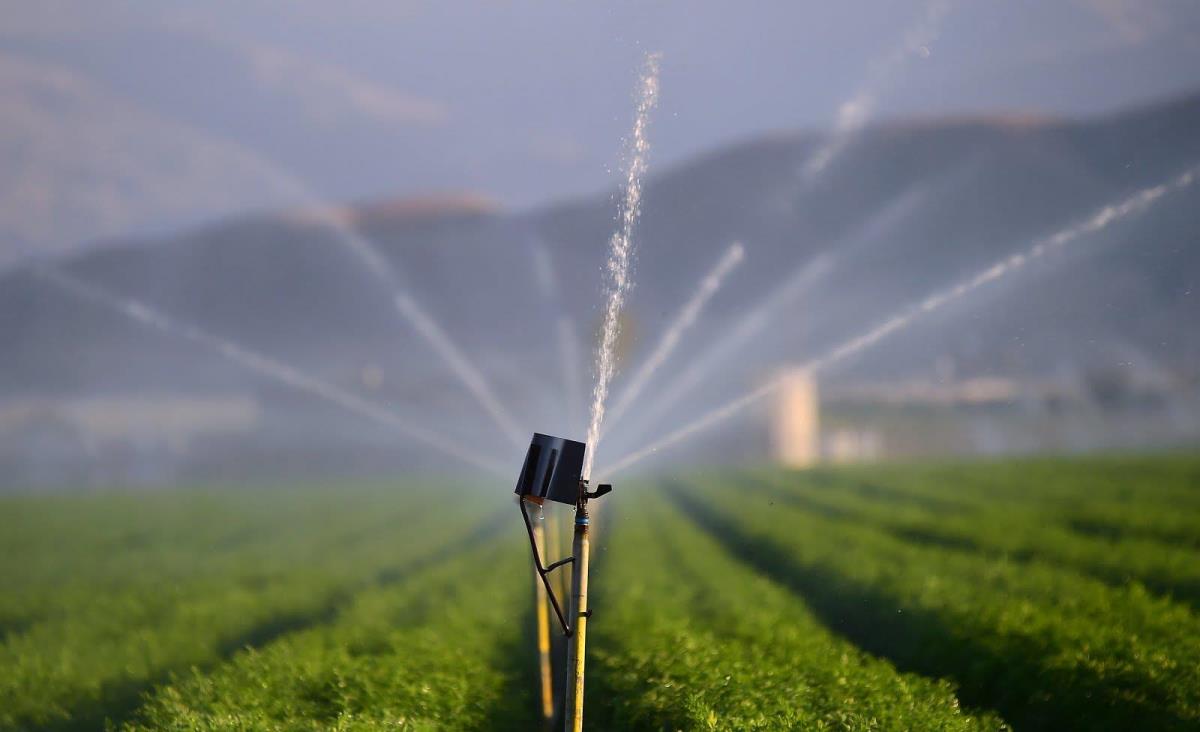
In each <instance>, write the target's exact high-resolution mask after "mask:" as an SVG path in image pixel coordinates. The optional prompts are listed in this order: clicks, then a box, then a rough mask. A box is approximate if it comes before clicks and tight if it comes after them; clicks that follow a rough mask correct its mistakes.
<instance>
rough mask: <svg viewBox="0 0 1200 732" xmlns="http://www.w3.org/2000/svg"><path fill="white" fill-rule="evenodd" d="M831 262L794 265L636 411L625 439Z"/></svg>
mask: <svg viewBox="0 0 1200 732" xmlns="http://www.w3.org/2000/svg"><path fill="white" fill-rule="evenodd" d="M832 263H833V257H832V256H831V255H828V254H821V255H818V256H816V257H814V258H813V259H811V260H809V261H807V262H805V263H804V264H802V265H801V266H800V267H798V268H796V270H795V271H793V273H792V274H791V275H790V276H789V277H788V279H786V280H785V281H784V282H783V283H782V284H781V285H779V286H778V287H776V288H775V289H774V290H773V291H772V292H771V293H770V294H769V295H768V296H767V297H766V298H765V299H764V300H763V301H762V302H760V303H759V304H758V305H757V306H755V307H754V308H752V309H751V310H750V311H749V312H747V313H746V314H745V315H744V316H743V317H742V318H741V319H739V320H738V321H737V323H736V324H735V325H734V326H733V328H732V329H731V330H729V331H728V332H726V333H724V334H722V335H721V336H720V337H718V338H716V339H714V340H713V342H712V344H711V345H710V346H709V347H708V349H706V350H705V351H704V352H703V353H701V354H700V355H699V356H697V357H696V358H693V359H691V361H690V362H689V363H688V365H687V367H686V368H684V370H683V371H682V372H680V373H679V375H677V376H676V377H674V378H672V379H671V383H670V384H669V385H667V386H666V387H665V388H664V389H663V390H662V391H661V392H660V393H659V395H658V397H657V398H656V399H655V400H654V401H652V402H650V404H649V406H647V407H646V409H645V411H644V412H639V413H638V419H637V421H636V423H635V425H634V427H633V428H632V429H630V430H628V431H627V434H626V436H627V438H628V439H636V438H637V437H638V436H640V435H641V434H642V433H643V432H644V431H645V430H646V429H648V428H649V427H650V426H652V425H653V424H654V421H655V420H657V419H658V418H659V417H661V416H662V415H664V414H665V413H666V412H667V411H668V410H670V409H671V407H673V406H675V405H676V404H678V403H679V401H680V400H681V399H683V398H684V397H685V396H687V395H688V394H690V393H691V392H693V391H695V389H696V388H697V387H699V386H700V385H701V384H703V383H704V382H705V380H707V379H708V377H709V376H710V375H711V374H712V373H713V372H714V371H715V370H716V369H717V368H719V367H720V366H721V364H723V363H725V362H726V361H727V360H728V359H729V358H731V357H732V356H734V355H735V354H737V353H739V352H740V351H741V349H742V348H743V347H744V346H745V345H746V344H747V343H749V342H750V341H751V340H753V339H754V338H755V336H757V335H758V334H760V333H762V332H763V330H765V329H766V327H767V326H768V325H769V324H770V322H771V318H772V317H773V316H774V315H775V314H776V313H778V312H779V311H780V310H782V309H783V308H784V307H786V306H787V305H789V304H790V303H792V302H794V301H795V300H796V298H798V297H799V296H800V295H801V294H802V293H803V292H804V291H805V290H807V289H808V288H809V287H810V286H811V285H812V284H813V283H814V282H816V281H817V280H818V279H820V278H821V277H823V276H824V275H825V273H827V272H828V271H829V269H830V267H831V266H832Z"/></svg>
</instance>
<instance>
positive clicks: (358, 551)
mask: <svg viewBox="0 0 1200 732" xmlns="http://www.w3.org/2000/svg"><path fill="white" fill-rule="evenodd" d="M338 495H339V496H340V498H341V499H342V508H341V510H339V511H322V510H321V509H323V508H327V507H328V504H327V503H326V502H325V500H324V499H323V498H319V497H317V496H315V495H294V496H280V495H276V496H274V497H273V500H274V501H275V503H276V504H282V503H285V502H286V499H288V498H290V499H291V500H293V501H294V503H295V505H297V506H300V507H301V508H300V509H299V512H298V513H297V512H292V511H289V510H287V509H283V508H282V507H281V508H280V509H279V510H278V511H277V512H275V511H270V510H269V506H270V504H269V503H267V502H266V501H263V497H262V496H252V497H239V496H236V495H223V496H221V497H220V499H219V500H217V501H216V503H213V504H211V510H209V511H207V512H204V511H199V512H196V513H181V514H180V513H174V512H159V511H154V510H148V511H146V512H145V513H144V514H142V515H139V514H136V513H134V514H129V513H126V512H124V511H123V510H122V509H123V508H125V507H124V506H122V505H121V504H122V501H121V500H119V499H118V500H114V501H113V502H112V503H111V504H109V505H108V506H102V508H104V509H106V510H101V511H94V512H93V513H92V514H91V517H92V519H91V522H90V523H84V522H78V523H77V522H74V521H68V519H69V518H70V517H69V516H67V517H66V518H65V517H64V512H62V511H61V510H59V509H60V507H58V506H54V505H50V506H47V508H46V513H45V514H44V515H40V516H39V515H37V514H32V515H27V516H26V517H25V518H26V521H27V523H25V524H24V527H25V530H26V531H32V530H36V528H37V526H38V523H39V521H40V522H41V523H42V524H43V528H44V529H45V530H46V531H48V532H49V531H54V532H62V530H63V528H64V527H63V526H62V524H63V523H64V521H68V523H67V526H70V527H71V529H72V530H71V531H68V532H63V533H55V534H54V536H55V537H56V538H57V541H58V542H59V544H60V546H59V547H57V548H56V549H54V550H52V551H47V554H50V555H57V556H58V557H59V558H58V559H57V560H56V561H57V562H58V564H57V565H56V564H55V562H51V561H49V560H45V559H43V561H42V562H41V563H37V564H35V566H37V567H38V568H40V569H44V570H45V571H46V576H45V580H44V581H43V582H41V583H39V582H38V581H37V576H36V574H32V573H30V572H29V571H26V572H24V573H22V572H18V571H15V570H14V571H13V572H12V574H13V576H14V580H13V584H12V586H13V587H14V588H15V589H14V590H13V591H12V592H10V593H5V604H6V608H7V609H8V611H9V612H10V614H12V615H17V614H18V613H20V612H22V611H26V612H27V613H28V615H29V617H30V620H29V621H28V622H27V623H26V625H25V626H24V627H20V628H15V629H14V630H12V631H11V632H9V633H8V634H7V635H6V637H5V638H4V642H3V645H2V646H0V668H3V669H4V671H5V672H4V674H3V675H0V729H40V728H48V727H53V726H62V727H65V726H69V725H74V726H76V727H89V726H90V727H98V726H100V722H101V721H102V720H103V719H105V718H114V719H120V718H122V717H124V716H127V715H128V714H129V713H130V712H131V711H132V710H133V709H134V708H135V707H136V705H137V704H138V703H139V699H140V696H141V694H142V693H143V692H144V691H145V690H147V689H149V688H150V687H152V686H153V685H154V684H156V683H158V682H160V681H161V680H162V679H163V678H165V676H166V675H167V674H168V673H169V672H171V671H173V670H177V669H185V668H188V667H189V666H192V665H200V666H206V665H212V664H215V663H219V662H220V661H221V659H223V658H226V657H228V656H229V655H230V654H232V653H234V652H235V651H236V650H237V649H239V648H241V647H243V646H246V645H255V644H259V643H262V642H265V641H267V640H269V639H270V638H273V637H275V636H278V635H281V634H283V633H287V632H290V631H294V630H295V629H297V628H302V627H305V626H308V625H311V624H315V623H320V622H322V621H323V620H324V619H326V618H327V617H329V615H330V614H331V613H332V612H334V611H336V608H337V607H338V606H339V605H340V604H341V603H343V602H345V601H346V599H347V598H348V597H349V596H350V595H351V594H353V593H354V592H356V591H357V590H358V589H360V588H363V587H367V586H370V585H372V584H376V583H381V582H384V583H386V582H388V581H391V580H394V579H398V578H400V577H402V576H403V575H404V574H405V573H406V572H407V571H409V570H410V569H411V568H412V567H413V566H414V565H418V564H420V563H421V562H422V561H425V559H426V558H427V557H429V556H431V555H432V554H433V553H435V552H439V551H448V550H449V547H450V546H451V545H452V544H453V543H454V542H455V540H456V539H461V538H462V537H463V536H465V535H467V534H468V531H469V530H470V527H471V526H472V525H473V524H475V523H477V522H478V521H479V519H480V515H481V514H480V513H479V512H478V511H463V512H458V513H456V514H454V515H453V516H449V517H447V519H446V520H445V521H441V522H439V525H438V526H437V527H434V526H432V525H430V524H429V523H428V522H422V521H421V520H420V514H419V513H418V512H417V511H416V509H417V508H418V506H419V505H420V504H419V501H420V499H421V498H422V497H423V495H422V492H421V491H416V492H414V493H413V494H412V495H411V496H410V497H406V498H404V499H399V500H398V499H396V498H394V497H393V498H391V499H390V503H389V502H387V501H386V500H384V499H382V498H381V497H380V495H379V494H376V493H372V492H365V493H364V492H355V491H349V492H347V491H341V492H340V493H339V494H338ZM181 498H182V499H183V500H182V501H181V503H182V504H184V505H187V504H188V503H189V502H190V501H189V499H188V498H187V497H186V496H176V500H180V499H181ZM205 500H206V499H201V502H205ZM260 501H261V502H260ZM147 503H148V504H150V506H151V508H153V505H154V502H153V501H147ZM359 503H361V504H362V505H363V506H364V507H365V508H366V507H369V508H370V509H371V510H358V509H357V508H355V506H356V504H359ZM385 507H386V510H383V509H384V508H385ZM260 509H261V510H260ZM397 509H400V510H399V511H397ZM281 517H282V519H284V520H281ZM222 518H224V519H225V521H222V520H221V519H222ZM381 518H382V519H387V521H386V522H381V521H380V519H381ZM287 519H290V520H291V521H290V523H289V521H288V520H287ZM55 524H58V525H57V526H55ZM214 526H225V527H226V530H221V529H214ZM47 527H49V528H47ZM122 536H136V537H139V539H138V541H136V542H133V544H134V546H132V547H129V548H128V549H126V550H122V549H121V548H120V545H121V544H122V542H121V537H122ZM229 537H240V538H236V539H235V540H233V541H231V542H230V543H229V545H227V544H226V542H229V541H230V540H229ZM114 543H115V544H116V546H115V547H114V546H113V545H114ZM180 546H182V547H185V549H180ZM105 547H108V550H106V549H105ZM96 554H100V556H95V555H96ZM73 563H74V564H75V565H76V566H79V567H82V569H81V570H80V571H78V572H77V573H74V574H72V573H71V572H70V570H69V568H70V566H71V565H72V564H73ZM9 569H10V568H6V572H8V571H9ZM91 570H94V572H95V573H94V574H91V573H89V572H90V571H91ZM60 577H63V579H60ZM6 581H7V575H6Z"/></svg>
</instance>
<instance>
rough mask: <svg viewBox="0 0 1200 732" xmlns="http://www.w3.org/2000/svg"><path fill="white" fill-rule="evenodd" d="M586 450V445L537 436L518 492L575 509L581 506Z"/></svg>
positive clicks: (523, 471)
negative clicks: (581, 479) (580, 495)
mask: <svg viewBox="0 0 1200 732" xmlns="http://www.w3.org/2000/svg"><path fill="white" fill-rule="evenodd" d="M585 449H586V445H584V443H582V442H576V441H575V440H568V439H566V438H563V437H552V436H550V435H543V434H541V433H534V435H533V440H531V441H530V443H529V452H527V453H525V465H524V467H522V468H521V477H520V478H518V479H517V489H516V491H514V492H515V493H516V494H517V495H518V496H522V497H524V496H529V497H532V498H541V499H546V500H551V501H557V502H559V503H566V504H569V505H571V506H574V505H575V504H576V503H578V502H579V491H580V484H579V479H580V477H581V476H582V474H583V453H584V450H585Z"/></svg>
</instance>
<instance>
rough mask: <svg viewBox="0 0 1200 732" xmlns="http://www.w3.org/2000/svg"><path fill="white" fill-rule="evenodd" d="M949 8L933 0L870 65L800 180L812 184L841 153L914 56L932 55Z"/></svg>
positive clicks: (943, 0)
mask: <svg viewBox="0 0 1200 732" xmlns="http://www.w3.org/2000/svg"><path fill="white" fill-rule="evenodd" d="M949 11H950V2H949V0H931V1H930V2H928V3H927V4H926V5H925V8H924V11H923V12H922V14H921V16H920V17H919V18H918V19H917V20H916V22H915V23H914V24H913V25H912V26H911V27H910V28H909V29H908V30H907V31H906V32H905V33H904V36H903V38H901V41H900V44H899V45H898V46H896V48H894V49H893V50H892V52H891V53H890V54H889V55H887V56H886V57H884V58H882V59H880V60H879V61H878V62H877V63H876V64H875V65H874V66H873V67H872V69H871V72H870V74H869V75H868V78H867V81H866V82H865V83H864V84H863V85H862V87H861V88H860V89H859V90H858V91H857V92H855V94H854V95H853V96H852V97H850V98H849V99H847V100H846V101H845V102H842V104H841V105H840V106H839V107H838V111H837V118H836V120H835V121H834V125H833V132H832V133H831V134H830V135H829V136H828V137H827V138H826V139H825V141H824V142H823V143H822V144H821V146H820V147H819V148H817V150H816V151H815V152H813V154H812V155H810V156H809V157H808V159H807V160H806V161H805V163H804V165H803V167H802V168H801V169H800V178H801V181H802V182H803V183H804V184H806V185H810V184H812V183H813V181H815V180H816V179H817V177H818V176H819V175H820V174H821V173H823V172H824V171H825V170H826V169H827V168H828V167H829V164H830V163H832V162H833V160H834V158H836V157H837V156H838V155H840V154H841V153H842V152H843V151H844V150H845V149H846V147H847V146H848V145H849V143H850V141H851V140H852V139H853V138H854V136H855V135H857V134H858V133H859V132H860V131H861V130H862V128H863V127H865V126H866V124H867V120H868V119H870V117H871V114H872V113H873V112H874V111H875V104H876V103H877V101H878V99H879V95H880V93H881V92H882V91H883V89H884V88H885V87H886V86H887V85H888V84H889V83H890V82H891V80H892V79H893V78H894V77H895V75H896V73H897V72H898V71H899V70H900V69H901V68H903V66H904V65H905V63H907V62H908V61H909V60H910V59H912V58H920V57H925V56H928V55H929V46H930V45H931V44H932V43H933V42H934V40H936V39H937V36H938V34H939V32H940V30H941V24H942V20H943V18H945V16H946V14H947V13H948V12H949Z"/></svg>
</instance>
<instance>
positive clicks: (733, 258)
mask: <svg viewBox="0 0 1200 732" xmlns="http://www.w3.org/2000/svg"><path fill="white" fill-rule="evenodd" d="M745 256H746V250H745V248H744V247H743V246H742V245H741V243H740V242H734V243H733V244H732V245H730V247H729V249H727V250H726V251H725V254H724V256H722V257H721V259H720V261H718V262H717V265H716V266H715V267H713V269H712V270H711V271H710V272H709V273H708V274H707V275H705V277H704V279H702V280H700V286H699V287H698V288H697V289H696V292H695V294H693V295H692V297H691V298H690V299H689V300H688V301H687V302H686V303H684V306H683V308H682V309H680V311H679V314H678V315H676V316H675V319H674V320H673V321H671V324H670V325H669V326H667V329H666V330H665V331H663V334H662V338H660V339H659V341H658V345H657V346H655V348H654V350H653V351H652V352H651V353H650V357H649V358H647V359H646V361H645V363H643V364H642V366H641V368H639V369H638V370H637V371H636V372H635V373H634V375H633V378H632V379H631V380H630V381H629V386H627V387H626V388H625V390H624V391H623V392H621V396H620V397H619V398H618V399H617V401H616V404H614V405H613V408H612V414H610V415H609V416H608V425H607V427H605V432H609V431H611V430H612V428H613V427H614V426H615V425H616V423H617V421H618V420H620V419H621V416H622V415H624V414H625V411H626V410H627V409H629V407H630V406H631V405H632V404H633V403H634V400H636V399H637V398H638V396H640V395H641V393H642V390H643V389H645V388H646V384H648V383H649V382H650V379H651V378H652V377H653V376H654V374H655V372H657V371H658V369H659V368H660V367H661V366H662V365H663V364H664V363H666V361H667V359H668V358H670V356H671V354H672V353H673V352H674V351H675V348H676V346H678V345H679V341H680V339H682V338H683V336H684V334H685V333H687V331H688V330H690V329H691V327H692V326H693V325H695V324H696V321H697V320H698V319H699V317H700V313H701V312H702V311H703V310H704V306H705V305H707V304H708V301H709V300H711V299H712V297H713V295H715V294H717V290H719V289H721V285H722V284H723V283H724V281H725V277H726V276H728V275H729V273H730V272H732V271H733V270H734V268H736V267H737V266H738V265H739V264H741V263H742V260H743V259H744V258H745ZM602 436H603V435H602Z"/></svg>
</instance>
